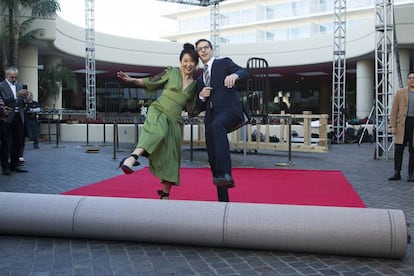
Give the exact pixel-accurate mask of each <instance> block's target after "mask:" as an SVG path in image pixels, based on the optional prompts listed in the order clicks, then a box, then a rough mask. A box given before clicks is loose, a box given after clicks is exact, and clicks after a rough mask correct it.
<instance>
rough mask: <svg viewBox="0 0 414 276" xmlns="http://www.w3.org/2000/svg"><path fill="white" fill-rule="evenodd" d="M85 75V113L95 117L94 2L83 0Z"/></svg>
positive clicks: (89, 116) (89, 117) (88, 116)
mask: <svg viewBox="0 0 414 276" xmlns="http://www.w3.org/2000/svg"><path fill="white" fill-rule="evenodd" d="M85 17H86V18H85V34H86V37H85V43H86V48H85V49H86V58H85V69H86V70H85V75H86V76H85V77H86V115H87V118H88V119H96V67H95V3H94V0H85Z"/></svg>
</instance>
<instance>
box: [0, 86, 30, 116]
mask: <svg viewBox="0 0 414 276" xmlns="http://www.w3.org/2000/svg"><path fill="white" fill-rule="evenodd" d="M22 89H23V86H22V84H21V83H16V92H19V91H20V90H22ZM0 96H1V98H2V99H3V102H4V104H5V105H6V106H7V107H10V108H11V110H10V113H9V115H8V116H7V118H6V120H7V123H11V122H12V121H13V118H14V116H16V112H15V110H16V107H17V108H18V109H19V115H20V118H21V119H22V122H24V98H23V97H19V96H18V97H17V99H14V95H13V91H12V90H11V88H10V86H9V84H8V83H7V81H5V80H4V81H2V82H0Z"/></svg>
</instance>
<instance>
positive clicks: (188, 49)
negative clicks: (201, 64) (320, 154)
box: [180, 43, 198, 63]
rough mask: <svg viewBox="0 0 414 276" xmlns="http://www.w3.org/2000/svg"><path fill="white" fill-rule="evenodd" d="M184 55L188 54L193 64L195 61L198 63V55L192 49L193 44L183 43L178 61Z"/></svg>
mask: <svg viewBox="0 0 414 276" xmlns="http://www.w3.org/2000/svg"><path fill="white" fill-rule="evenodd" d="M185 54H189V55H190V57H191V59H192V60H193V61H194V62H195V63H197V61H198V55H197V52H196V51H195V49H194V45H193V44H191V43H185V44H184V46H183V50H182V51H181V54H180V61H181V60H182V59H183V56H184V55H185Z"/></svg>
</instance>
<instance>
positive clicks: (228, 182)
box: [213, 173, 234, 188]
mask: <svg viewBox="0 0 414 276" xmlns="http://www.w3.org/2000/svg"><path fill="white" fill-rule="evenodd" d="M213 183H214V185H216V186H217V187H226V188H234V180H233V177H232V176H231V175H229V174H227V173H226V174H224V175H222V176H218V177H214V178H213Z"/></svg>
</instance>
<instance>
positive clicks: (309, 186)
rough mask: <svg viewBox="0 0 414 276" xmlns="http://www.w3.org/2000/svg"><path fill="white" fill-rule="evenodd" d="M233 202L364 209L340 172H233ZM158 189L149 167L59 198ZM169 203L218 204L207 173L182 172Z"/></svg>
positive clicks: (144, 194)
mask: <svg viewBox="0 0 414 276" xmlns="http://www.w3.org/2000/svg"><path fill="white" fill-rule="evenodd" d="M233 177H234V179H235V182H236V188H234V189H230V190H229V194H230V200H231V201H232V202H250V203H271V204H293V205H319V206H342V207H361V208H364V207H366V206H365V204H364V202H363V201H362V200H361V198H360V197H359V196H358V194H357V193H356V192H355V190H354V189H353V188H352V186H351V185H350V183H349V182H348V181H347V180H346V178H345V177H344V175H343V174H342V172H340V171H327V170H294V169H253V168H234V169H233ZM161 187H162V186H161V184H160V182H159V180H158V179H157V178H156V177H154V176H153V175H152V174H151V173H150V172H149V169H148V168H143V169H140V170H137V171H136V172H135V173H133V174H130V175H120V176H116V177H113V178H110V179H106V180H104V181H101V182H97V183H94V184H91V185H87V186H84V187H80V188H77V189H74V190H71V191H67V192H65V193H63V194H66V195H89V196H109V197H130V198H158V196H157V193H156V190H158V189H160V188H161ZM170 199H180V200H203V201H216V200H217V191H216V188H215V186H214V185H213V183H212V176H211V172H210V169H209V168H182V169H181V184H180V186H179V187H172V191H171V196H170Z"/></svg>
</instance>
